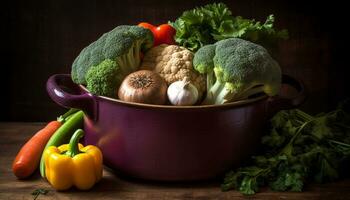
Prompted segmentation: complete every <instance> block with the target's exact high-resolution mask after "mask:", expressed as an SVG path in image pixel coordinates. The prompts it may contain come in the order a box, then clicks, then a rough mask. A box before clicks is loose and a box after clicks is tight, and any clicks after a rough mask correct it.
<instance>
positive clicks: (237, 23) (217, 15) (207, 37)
mask: <svg viewBox="0 0 350 200" xmlns="http://www.w3.org/2000/svg"><path fill="white" fill-rule="evenodd" d="M274 21H275V18H274V16H273V15H269V16H268V17H267V18H266V21H265V22H264V23H261V22H260V21H256V20H254V19H244V18H243V17H241V16H233V15H232V13H231V10H230V9H229V8H228V7H227V6H226V5H225V4H224V3H213V4H208V5H205V6H202V7H197V8H194V9H192V10H187V11H185V12H183V13H182V15H181V16H180V17H179V18H178V19H176V21H175V22H169V24H171V25H172V26H173V27H174V28H175V29H176V35H175V41H176V42H177V43H178V44H179V45H181V46H184V47H186V48H187V49H189V50H191V51H194V52H195V51H197V50H198V49H199V48H201V47H202V46H204V45H207V44H212V43H215V42H216V41H219V40H223V39H227V38H242V39H245V40H249V41H252V42H254V43H259V44H261V45H263V46H265V47H266V46H271V45H272V44H273V43H275V42H276V41H277V40H278V39H287V38H288V32H287V30H285V29H284V30H276V29H275V28H274V27H273V25H274Z"/></svg>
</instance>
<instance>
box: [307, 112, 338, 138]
mask: <svg viewBox="0 0 350 200" xmlns="http://www.w3.org/2000/svg"><path fill="white" fill-rule="evenodd" d="M311 135H313V136H315V137H316V138H317V139H319V140H322V139H323V138H325V137H327V138H329V137H332V136H333V134H332V131H331V129H330V127H329V126H328V118H327V116H322V117H319V118H317V119H316V120H315V121H314V128H313V129H312V131H311Z"/></svg>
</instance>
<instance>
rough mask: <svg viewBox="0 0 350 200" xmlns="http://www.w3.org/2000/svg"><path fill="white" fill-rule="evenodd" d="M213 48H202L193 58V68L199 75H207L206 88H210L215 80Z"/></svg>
mask: <svg viewBox="0 0 350 200" xmlns="http://www.w3.org/2000/svg"><path fill="white" fill-rule="evenodd" d="M215 48H216V46H215V45H213V44H210V45H206V46H203V47H202V48H200V49H199V50H198V51H197V52H196V54H195V56H194V58H193V66H194V68H195V69H196V70H197V71H198V72H199V73H201V74H207V88H211V87H212V86H213V84H214V82H215V80H216V78H215V74H214V61H213V58H214V56H215Z"/></svg>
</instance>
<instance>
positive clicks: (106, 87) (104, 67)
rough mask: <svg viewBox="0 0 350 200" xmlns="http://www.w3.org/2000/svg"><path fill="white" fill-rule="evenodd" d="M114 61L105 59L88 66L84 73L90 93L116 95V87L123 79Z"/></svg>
mask: <svg viewBox="0 0 350 200" xmlns="http://www.w3.org/2000/svg"><path fill="white" fill-rule="evenodd" d="M119 70H120V67H119V66H118V65H117V63H116V61H114V60H111V59H106V60H104V61H102V62H101V63H100V64H98V65H96V66H92V67H90V69H89V71H88V72H87V73H86V83H87V84H86V87H87V89H88V90H89V91H90V92H91V93H92V94H97V95H103V96H107V97H116V94H117V90H118V87H119V85H120V83H121V82H122V80H123V76H122V74H121V73H120V71H119Z"/></svg>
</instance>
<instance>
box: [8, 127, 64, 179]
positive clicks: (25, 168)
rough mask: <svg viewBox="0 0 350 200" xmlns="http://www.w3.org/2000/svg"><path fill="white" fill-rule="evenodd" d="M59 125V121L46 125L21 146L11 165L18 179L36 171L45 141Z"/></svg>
mask: <svg viewBox="0 0 350 200" xmlns="http://www.w3.org/2000/svg"><path fill="white" fill-rule="evenodd" d="M61 125H62V123H61V122H59V121H52V122H50V123H48V124H47V125H46V126H45V127H44V128H43V129H41V130H39V131H38V132H37V133H36V134H35V135H34V136H33V137H32V138H30V139H29V140H28V141H27V143H25V144H24V145H23V147H22V148H21V150H20V151H19V152H18V154H17V156H16V158H15V160H14V161H13V164H12V171H13V173H14V174H15V175H16V176H17V177H18V178H19V179H24V178H27V177H29V176H30V175H31V174H32V173H33V172H34V171H35V170H36V168H37V167H38V165H39V162H40V158H41V154H42V152H43V150H44V148H45V145H46V143H47V141H49V139H50V137H51V136H52V135H53V134H54V133H55V131H56V130H57V129H58V128H59V127H60V126H61Z"/></svg>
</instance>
